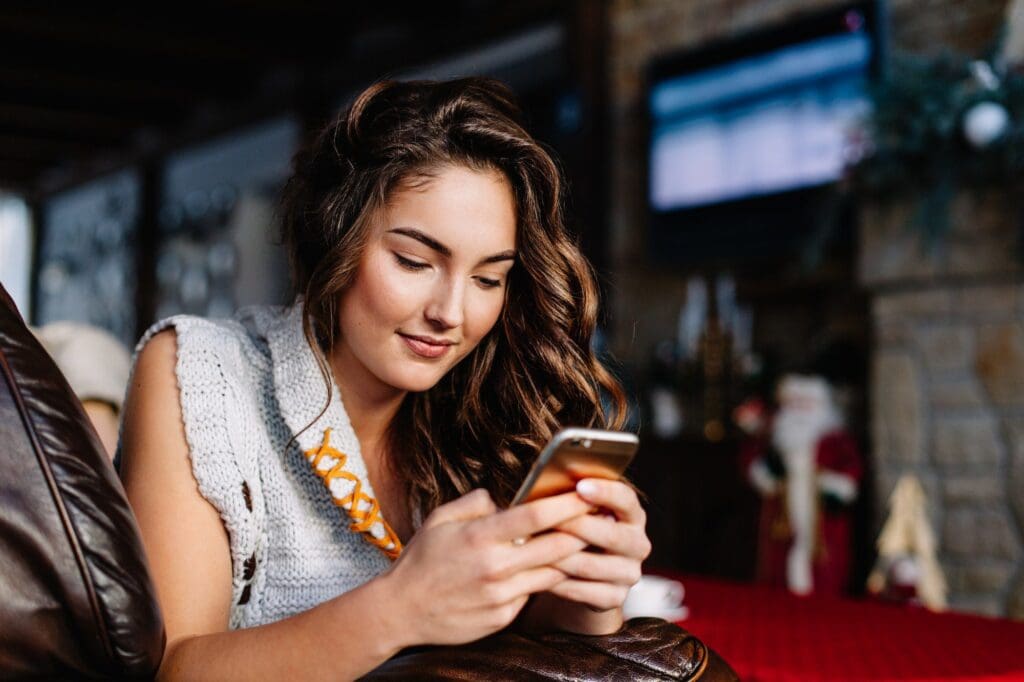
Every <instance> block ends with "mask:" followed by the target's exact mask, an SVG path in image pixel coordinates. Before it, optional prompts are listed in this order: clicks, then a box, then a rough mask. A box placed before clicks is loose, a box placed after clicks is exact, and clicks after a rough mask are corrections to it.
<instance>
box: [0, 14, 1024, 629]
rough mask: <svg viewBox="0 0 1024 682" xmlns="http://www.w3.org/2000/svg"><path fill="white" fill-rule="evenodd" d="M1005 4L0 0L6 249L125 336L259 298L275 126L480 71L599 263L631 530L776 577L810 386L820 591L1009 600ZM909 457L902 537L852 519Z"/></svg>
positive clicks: (1018, 392)
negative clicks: (908, 527)
mask: <svg viewBox="0 0 1024 682" xmlns="http://www.w3.org/2000/svg"><path fill="white" fill-rule="evenodd" d="M1022 12H1024V6H1022V3H1021V2H1019V1H1015V0H1010V1H1009V2H1008V1H1007V0H970V1H964V0H888V1H874V0H870V1H864V2H836V1H832V0H560V1H555V0H519V1H517V2H500V1H498V0H457V1H452V2H443V3H422V2H420V3H405V2H397V3H396V2H392V3H328V2H315V1H313V0H306V1H301V2H288V3H285V2H274V1H272V0H254V1H252V2H243V1H241V0H238V1H232V0H218V1H215V2H205V3H196V4H191V3H175V4H174V5H173V6H172V5H161V6H156V7H154V6H142V5H141V4H135V5H122V4H120V3H104V2H95V3H87V4H82V3H39V2H5V3H3V5H2V7H0V46H2V48H0V49H2V52H3V59H2V61H0V281H2V282H3V285H4V287H5V288H6V289H7V290H8V291H9V292H10V293H11V295H12V296H13V298H14V299H15V301H16V303H17V304H18V306H19V308H20V310H21V311H22V313H23V314H24V316H25V317H26V319H28V320H29V321H31V322H32V323H33V324H36V325H44V324H47V323H51V322H55V321H64V320H71V321H78V322H84V323H89V324H91V325H94V326H97V327H100V328H103V329H105V330H107V331H109V332H110V333H112V334H113V335H114V336H116V337H117V338H118V339H120V340H121V342H123V343H124V344H126V345H127V346H128V347H132V346H133V345H134V343H135V341H136V340H137V339H138V337H139V335H140V334H141V332H142V331H143V330H144V329H145V328H146V327H147V326H148V325H150V324H151V323H152V322H154V321H155V320H157V319H159V318H161V317H165V316H168V315H172V314H176V313H180V312H187V313H193V314H199V315H209V316H228V315H230V314H231V313H232V312H233V311H234V310H235V309H236V308H237V307H239V306H243V305H248V304H254V303H284V302H285V301H286V299H287V296H288V282H287V272H286V267H285V262H284V257H283V255H282V253H281V251H280V249H279V247H278V246H277V245H276V244H275V238H276V230H277V228H276V214H275V206H276V201H277V195H278V192H279V190H280V188H281V186H282V183H283V182H284V180H285V179H286V177H287V174H288V171H289V163H290V159H291V156H292V154H293V153H294V152H295V151H296V149H297V148H298V146H299V145H300V144H301V143H302V141H303V140H304V139H305V138H307V137H308V136H310V135H311V134H312V133H313V132H314V131H315V130H317V128H318V127H319V126H321V125H322V124H323V123H324V122H325V121H326V120H327V119H328V118H330V117H332V116H334V115H336V113H337V112H338V111H339V110H340V109H341V108H343V107H344V106H345V105H346V103H347V102H348V101H349V100H350V99H351V98H352V97H353V96H354V94H355V93H357V92H358V91H359V90H361V89H362V88H363V87H365V86H366V85H367V84H369V83H370V82H372V81H373V80H376V79H378V78H381V77H395V78H448V77H454V76H460V75H469V74H483V75H489V76H494V77H497V78H500V79H502V80H503V81H505V82H506V83H508V84H509V85H510V86H511V87H512V88H513V89H514V90H515V91H516V92H517V93H518V95H519V96H520V98H521V101H522V103H523V105H524V108H525V110H526V112H527V116H528V119H529V124H530V128H531V131H532V132H533V133H534V134H535V136H536V137H538V138H539V139H541V140H542V141H543V142H545V143H546V144H547V145H548V146H549V147H550V148H551V149H552V150H553V151H554V152H555V153H556V154H557V155H558V156H559V158H560V159H561V161H562V164H563V167H564V170H565V173H566V175H567V177H568V180H569V188H570V196H569V201H570V206H569V214H570V216H571V220H572V223H573V225H574V227H575V228H576V229H577V231H578V232H579V234H580V237H581V241H582V245H583V248H584V250H585V252H586V254H587V255H588V257H589V258H590V259H591V261H592V262H593V263H594V265H595V267H596V268H597V270H598V272H599V275H600V278H601V285H602V288H603V294H604V313H603V317H602V321H603V322H602V327H601V330H600V331H601V333H600V335H599V340H598V341H599V350H600V351H601V352H602V353H604V354H605V357H607V359H608V362H609V364H610V365H611V366H612V367H613V368H614V370H615V371H616V372H617V373H618V375H619V376H620V377H621V378H622V380H623V381H624V383H625V384H626V385H627V388H628V390H629V394H630V396H631V401H632V407H633V418H632V419H633V421H632V424H631V427H632V428H634V429H637V430H639V432H640V435H641V442H642V446H641V452H640V455H639V457H638V458H637V460H636V463H635V465H634V468H633V471H632V477H633V479H634V480H635V481H636V482H637V484H638V485H639V486H640V487H641V488H642V489H643V490H644V492H645V493H646V495H647V498H648V499H647V505H648V508H649V516H650V526H649V533H650V535H651V538H652V540H653V541H654V553H653V555H652V556H651V559H650V564H651V565H652V566H653V567H656V568H660V569H665V570H670V571H679V572H683V573H689V574H699V575H706V576H713V577H720V578H728V579H733V580H741V581H754V580H759V581H763V582H772V581H774V582H775V583H777V584H779V586H780V587H785V586H787V585H788V587H790V589H793V588H794V586H793V583H792V576H786V575H780V574H778V570H775V575H772V572H773V569H772V566H771V564H772V562H773V559H772V554H773V552H775V553H776V554H778V551H777V550H779V548H780V547H781V548H782V550H781V551H782V552H783V554H784V553H785V547H786V546H787V545H786V544H785V543H786V538H787V537H789V538H792V534H793V532H794V531H793V529H792V528H790V529H789V530H788V531H787V530H786V529H785V528H782V530H780V526H779V522H781V523H782V525H783V526H786V525H787V524H788V525H790V526H799V523H796V522H797V521H799V519H796V518H787V514H790V515H791V514H792V513H793V512H792V510H791V509H788V507H787V505H786V500H787V499H789V498H787V495H790V493H788V492H787V487H786V482H787V480H788V482H789V488H788V490H792V489H795V488H796V487H797V483H798V481H797V479H796V478H795V477H796V475H797V473H796V468H795V465H794V464H793V462H794V461H795V460H794V459H793V458H794V457H797V455H798V454H799V453H797V455H794V454H793V453H791V452H790V451H789V450H790V449H791V448H788V446H787V443H786V442H782V439H780V438H779V437H776V433H775V430H773V427H774V425H775V424H777V423H778V421H779V420H780V419H781V415H782V414H783V413H784V412H785V410H786V409H787V408H791V409H793V410H796V411H797V413H799V411H800V410H801V409H805V408H807V407H808V405H811V406H812V407H819V406H822V405H824V406H828V407H830V409H831V408H834V409H835V411H836V412H837V413H839V414H841V415H842V417H843V422H842V426H840V425H839V424H837V423H830V428H829V429H825V430H820V431H814V429H813V428H812V429H811V431H812V432H813V434H814V436H813V437H812V438H811V446H813V447H812V451H811V457H812V459H815V458H816V459H815V461H816V462H817V465H818V468H819V470H828V471H830V472H832V473H834V474H836V475H837V476H838V477H839V479H838V480H839V483H838V484H837V485H838V487H836V488H828V486H827V485H826V484H825V483H823V482H821V481H819V482H818V483H817V484H815V485H817V487H816V488H815V491H816V492H815V493H814V498H815V499H814V500H813V504H814V505H815V509H816V510H817V511H816V513H817V515H818V516H817V517H816V518H819V519H826V520H828V522H829V523H831V522H832V521H833V520H834V521H835V524H836V525H835V526H834V527H835V528H838V529H840V530H839V531H837V532H838V533H839V535H836V536H835V537H832V536H830V535H829V533H831V532H832V531H830V530H828V529H826V530H823V531H821V530H819V531H817V532H818V535H817V538H818V539H817V540H816V542H815V547H817V549H818V553H817V554H816V557H815V559H814V560H815V561H817V560H818V558H819V556H818V555H820V550H821V548H823V547H828V546H829V543H830V542H839V543H840V544H841V545H843V546H844V547H848V549H849V552H848V553H847V554H844V553H843V552H845V550H843V551H841V552H837V551H833V552H832V558H831V561H833V562H839V565H838V566H834V568H835V569H836V570H837V571H838V573H836V575H839V576H840V577H841V583H842V584H841V586H840V588H839V589H840V590H841V591H842V592H845V593H848V594H854V595H861V594H864V592H865V590H866V584H867V580H868V576H869V573H871V571H872V569H873V568H874V569H875V570H876V571H881V573H882V575H883V578H884V579H885V581H887V582H889V583H891V582H895V583H900V582H901V581H902V584H904V585H910V586H911V587H915V586H917V582H916V581H917V580H918V577H917V576H919V575H920V574H921V572H922V570H923V568H922V567H923V566H927V565H928V562H929V561H931V560H932V559H934V560H936V561H937V563H938V566H939V567H940V568H941V573H942V575H943V576H944V586H943V592H944V595H945V596H944V600H945V601H947V602H948V605H949V606H950V607H952V608H954V609H958V610H964V611H970V612H976V613H983V614H989V615H1002V616H1010V617H1015V618H1024V390H1022V389H1024V286H1022V278H1021V274H1022V267H1021V264H1022V262H1024V261H1022V256H1024V239H1022V225H1024V212H1022V210H1021V207H1020V206H1021V205H1020V203H1019V201H1017V200H1016V198H1017V196H1019V194H1018V193H1019V190H1020V178H1021V177H1022V174H1024V133H1022V130H1024V86H1022V85H1021V81H1022V78H1024V77H1022V76H1021V73H1020V69H1019V64H1020V62H1021V57H1024V47H1022V44H1024V17H1022V16H1021V14H1022ZM786 377H789V378H796V379H800V380H802V381H803V383H795V384H794V383H791V384H787V385H788V386H790V387H794V386H795V387H796V388H794V389H793V391H792V392H785V391H784V392H782V393H780V392H778V390H777V388H778V386H779V383H780V381H781V380H782V379H784V378H786ZM819 388H824V392H821V391H819V390H818V389H819ZM835 433H838V434H840V436H841V440H840V441H833V440H830V441H828V443H830V444H831V445H828V446H823V445H822V443H823V442H825V437H826V436H829V435H835ZM836 443H839V444H840V445H839V446H837V445H835V444H836ZM836 447H839V450H836V449H835V448H836ZM797 449H799V448H797ZM836 452H840V454H841V455H842V457H841V459H842V458H845V459H843V460H842V462H838V460H835V458H836V457H837V456H838V455H836V454H835V453H836ZM833 460H835V461H833ZM787 465H788V466H787ZM906 474H910V475H912V476H913V477H914V479H913V480H914V481H915V482H916V483H915V484H916V485H919V486H920V489H921V491H922V492H923V496H922V498H921V502H920V507H921V509H920V510H919V511H920V514H921V515H922V516H921V521H922V523H921V524H919V525H918V526H917V527H916V528H917V530H916V531H915V532H916V533H918V538H919V539H918V541H917V542H916V544H915V543H914V542H909V541H908V543H909V544H906V543H905V544H906V546H901V547H897V548H895V549H891V551H890V549H886V548H883V550H882V551H881V552H879V549H878V546H877V545H876V539H877V538H878V536H879V532H880V531H881V530H882V528H883V525H884V524H885V523H886V522H887V520H888V521H892V520H893V516H892V515H891V514H890V508H889V506H888V500H889V498H890V495H891V494H892V492H893V490H894V488H895V487H896V484H897V481H898V480H899V479H900V477H901V476H903V475H906ZM851 491H852V493H853V494H852V495H851V494H849V493H850V492H851ZM819 493H820V495H819ZM789 506H790V507H791V506H792V505H789ZM913 513H916V512H905V514H913ZM901 518H902V517H901ZM896 520H899V519H896ZM819 525H820V524H819ZM829 528H832V526H829ZM786 532H789V533H790V535H789V536H786V535H785V533H786ZM780 533H781V535H780ZM822 533H824V535H822ZM922 535H923V536H924V537H925V540H921V539H920V537H921V536H922ZM780 538H781V540H780ZM836 538H838V540H837V539H836ZM780 542H781V544H780ZM773 548H774V549H773ZM908 558H909V559H910V560H911V562H910V564H909V568H908V565H907V564H906V563H902V564H901V563H900V560H901V559H908ZM915 561H916V564H915V563H914V562H915ZM900 566H903V568H904V569H905V570H903V573H901V574H898V575H897V574H893V573H892V570H893V569H894V567H896V568H899V567H900ZM907 571H909V573H907ZM914 571H917V573H915V572H914ZM782 573H783V574H784V573H785V570H783V571H782ZM897 573H899V571H897ZM875 587H876V589H874V590H873V591H874V592H876V593H877V592H879V588H878V585H876V586H875ZM819 591H820V587H819ZM881 591H882V592H886V591H888V592H889V593H890V594H891V593H892V591H891V590H889V588H888V587H885V588H881ZM912 592H913V590H912ZM904 596H906V595H904ZM907 598H914V595H913V594H911V595H910V596H909V597H907Z"/></svg>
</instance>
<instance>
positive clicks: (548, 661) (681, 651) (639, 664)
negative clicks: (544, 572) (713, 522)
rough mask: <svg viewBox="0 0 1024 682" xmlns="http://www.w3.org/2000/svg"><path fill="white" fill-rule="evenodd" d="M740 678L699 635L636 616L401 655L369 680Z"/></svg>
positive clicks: (723, 681)
mask: <svg viewBox="0 0 1024 682" xmlns="http://www.w3.org/2000/svg"><path fill="white" fill-rule="evenodd" d="M413 678H414V679H418V680H484V679H486V680H559V681H560V682H561V681H566V680H701V682H728V681H731V680H736V679H738V678H737V677H736V674H735V673H734V672H733V670H732V668H730V667H729V665H728V664H727V663H726V662H725V661H723V660H722V659H721V658H720V657H719V656H718V655H717V654H716V653H715V652H713V651H712V650H711V649H709V648H708V647H707V646H705V645H704V643H703V642H701V641H700V640H699V639H697V638H696V637H694V636H693V635H691V634H690V633H688V632H687V631H685V630H683V629H682V628H680V627H678V626H677V625H673V624H672V623H668V622H665V621H664V620H661V619H659V618H634V619H632V620H630V621H628V622H627V623H626V624H625V625H624V626H623V627H622V629H621V630H619V631H618V632H616V633H615V634H611V635H602V636H585V635H574V634H570V633H564V632H552V633H544V634H524V633H520V632H512V631H508V630H506V631H502V632H500V633H497V634H494V635H491V636H490V637H485V638H484V639H481V640H478V641H476V642H472V643H470V644H464V645H461V646H451V647H447V646H443V647H418V648H415V649H408V650H406V651H403V652H402V653H400V654H398V655H397V656H395V657H394V658H392V659H391V660H390V661H388V662H387V663H385V664H384V665H382V666H380V667H379V668H377V669H376V670H374V671H373V672H371V673H370V674H369V675H367V676H366V677H365V678H364V679H367V680H397V679H413Z"/></svg>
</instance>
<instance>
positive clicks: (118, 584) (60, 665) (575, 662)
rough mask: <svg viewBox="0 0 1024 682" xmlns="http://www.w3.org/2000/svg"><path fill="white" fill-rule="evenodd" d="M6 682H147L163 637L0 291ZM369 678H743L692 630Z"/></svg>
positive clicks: (102, 492) (547, 641) (654, 629)
mask: <svg viewBox="0 0 1024 682" xmlns="http://www.w3.org/2000/svg"><path fill="white" fill-rule="evenodd" d="M0 472H2V475H0V678H31V677H36V678H50V679H52V678H71V677H75V678H77V677H92V678H118V679H124V678H143V679H145V678H151V677H152V676H153V675H154V674H155V673H156V671H157V669H158V668H159V665H160V659H161V656H162V655H163V650H164V643H165V634H164V627H163V621H162V618H161V615H160V610H159V605H158V603H157V600H156V596H155V592H154V588H153V584H152V580H151V579H150V576H149V572H148V569H147V566H146V559H145V554H144V552H143V548H142V541H141V538H140V537H139V531H138V527H137V526H136V524H135V519H134V517H133V516H132V513H131V510H130V508H129V506H128V502H127V500H126V499H125V495H124V490H123V488H122V487H121V484H120V481H119V480H118V478H117V474H116V473H115V472H114V470H113V468H112V467H111V466H110V464H109V462H108V460H107V457H106V455H105V454H104V452H103V448H102V446H101V445H100V443H99V440H98V438H97V436H96V434H95V432H94V431H93V429H92V427H91V425H90V423H89V421H88V418H87V417H86V415H85V412H84V411H83V409H82V406H81V404H80V403H79V402H78V400H77V399H76V398H75V396H74V394H73V393H72V391H71V389H70V388H69V387H68V385H67V382H66V381H65V380H64V377H63V376H61V374H60V371H59V370H58V369H57V367H56V365H54V363H53V361H52V360H50V358H49V356H47V354H46V352H45V351H44V350H43V348H42V347H41V346H40V345H39V343H38V342H37V341H36V339H35V337H34V336H33V335H32V334H31V332H29V330H28V328H27V327H26V326H25V324H24V322H23V321H22V319H21V317H20V315H19V314H18V312H17V309H16V308H15V307H14V302H13V301H12V300H11V298H10V296H8V294H7V292H6V291H4V290H3V287H2V286H0ZM370 678H371V679H409V678H416V679H463V680H465V679H499V678H500V679H509V680H520V679H532V680H537V679H540V680H570V679H571V680H587V679H629V680H696V679H700V680H703V681H711V680H714V681H717V680H733V679H736V678H735V675H734V673H733V672H732V670H731V669H730V668H729V666H728V665H726V664H725V663H724V662H723V661H722V660H721V659H720V658H718V657H717V656H716V655H715V654H714V652H712V651H711V650H710V649H708V648H707V647H705V646H704V644H703V643H701V642H700V640H698V639H697V638H695V637H693V636H692V635H690V634H688V633H686V632H685V631H684V630H681V629H680V628H678V627H676V626H675V625H672V624H670V623H666V622H665V621H661V620H656V619H650V618H647V619H634V620H632V621H630V623H628V624H627V626H626V627H624V628H623V629H622V630H621V631H620V632H618V633H616V634H614V635H610V636H607V637H582V636H575V635H569V634H565V633H552V634H547V635H535V636H528V635H524V634H520V633H512V632H503V633H499V634H497V635H493V636H491V637H487V638H485V639H483V640H480V641H478V642H474V643H472V644H468V645H464V646H460V647H420V648H418V649H414V650H409V651H405V652H402V653H401V654H399V655H398V656H396V657H395V658H393V659H392V660H391V661H389V662H388V663H386V664H385V665H383V666H381V667H380V668H378V669H377V670H376V671H374V672H373V673H372V674H371V675H370Z"/></svg>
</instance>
